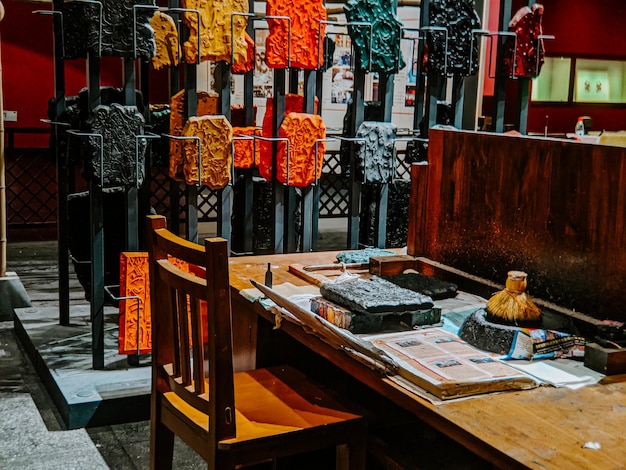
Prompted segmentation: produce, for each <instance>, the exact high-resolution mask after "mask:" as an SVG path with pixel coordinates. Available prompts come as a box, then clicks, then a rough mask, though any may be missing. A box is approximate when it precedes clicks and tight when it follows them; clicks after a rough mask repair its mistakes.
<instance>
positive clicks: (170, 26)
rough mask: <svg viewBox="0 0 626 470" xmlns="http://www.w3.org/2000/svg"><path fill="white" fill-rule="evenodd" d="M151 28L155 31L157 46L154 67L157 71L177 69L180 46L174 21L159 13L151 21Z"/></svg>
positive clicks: (153, 59)
mask: <svg viewBox="0 0 626 470" xmlns="http://www.w3.org/2000/svg"><path fill="white" fill-rule="evenodd" d="M150 26H151V27H152V29H153V30H154V41H155V44H156V52H155V54H154V57H153V58H152V66H153V67H154V68H155V69H156V70H160V69H162V68H163V67H175V66H176V65H178V63H179V61H180V44H179V42H178V30H177V29H176V23H175V22H174V19H173V18H172V17H171V16H169V15H166V14H165V13H163V12H161V11H157V12H156V13H155V14H154V16H153V17H152V19H151V20H150Z"/></svg>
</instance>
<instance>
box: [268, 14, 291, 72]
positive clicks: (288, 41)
mask: <svg viewBox="0 0 626 470" xmlns="http://www.w3.org/2000/svg"><path fill="white" fill-rule="evenodd" d="M265 19H270V20H287V68H288V69H290V68H291V18H290V17H289V16H266V17H265Z"/></svg>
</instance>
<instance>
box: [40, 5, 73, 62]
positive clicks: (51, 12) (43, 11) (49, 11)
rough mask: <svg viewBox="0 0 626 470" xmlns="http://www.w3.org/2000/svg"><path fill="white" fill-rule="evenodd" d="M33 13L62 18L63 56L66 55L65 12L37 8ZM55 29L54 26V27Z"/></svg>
mask: <svg viewBox="0 0 626 470" xmlns="http://www.w3.org/2000/svg"><path fill="white" fill-rule="evenodd" d="M32 13H33V15H47V16H55V15H57V16H58V17H59V18H61V21H60V29H61V57H65V33H64V31H63V12H62V11H59V10H35V11H33V12H32ZM53 31H54V28H53Z"/></svg>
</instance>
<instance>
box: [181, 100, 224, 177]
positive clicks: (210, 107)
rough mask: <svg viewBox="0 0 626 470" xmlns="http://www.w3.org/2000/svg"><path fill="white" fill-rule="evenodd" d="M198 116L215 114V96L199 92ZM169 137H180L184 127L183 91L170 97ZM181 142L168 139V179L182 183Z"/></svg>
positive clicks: (182, 161)
mask: <svg viewBox="0 0 626 470" xmlns="http://www.w3.org/2000/svg"><path fill="white" fill-rule="evenodd" d="M197 97H198V109H197V115H198V116H205V115H215V114H217V104H218V97H217V95H211V94H209V93H207V92H205V91H199V92H198V93H197ZM170 112H171V114H170V132H169V133H170V135H175V136H180V135H182V132H183V127H184V126H185V90H181V91H179V92H178V93H176V94H175V95H174V96H172V98H171V100H170ZM183 142H184V141H182V140H178V139H170V169H169V176H170V178H172V179H174V180H176V181H184V180H185V176H184V174H183V166H184V156H183Z"/></svg>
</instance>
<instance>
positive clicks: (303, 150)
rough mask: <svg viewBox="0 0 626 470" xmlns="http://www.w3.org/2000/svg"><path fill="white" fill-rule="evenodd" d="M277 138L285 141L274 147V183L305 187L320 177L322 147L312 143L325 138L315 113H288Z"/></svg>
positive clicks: (319, 144) (322, 123) (319, 118)
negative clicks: (287, 142)
mask: <svg viewBox="0 0 626 470" xmlns="http://www.w3.org/2000/svg"><path fill="white" fill-rule="evenodd" d="M278 136H279V137H284V138H287V139H288V140H289V152H286V151H285V147H286V146H287V144H286V142H280V143H279V144H278V146H279V151H278V154H277V165H278V168H277V172H276V178H277V179H278V181H280V182H281V183H284V184H288V185H289V186H300V187H305V186H309V185H310V184H311V183H313V182H315V181H317V180H318V179H319V178H320V176H321V175H322V166H323V165H324V153H325V151H326V144H325V143H324V142H319V143H318V144H317V145H316V142H317V141H318V140H319V139H325V138H326V126H325V125H324V121H323V120H322V117H321V116H318V115H317V114H305V113H289V114H287V116H285V119H284V120H283V123H282V124H281V126H280V131H279V134H278Z"/></svg>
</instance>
